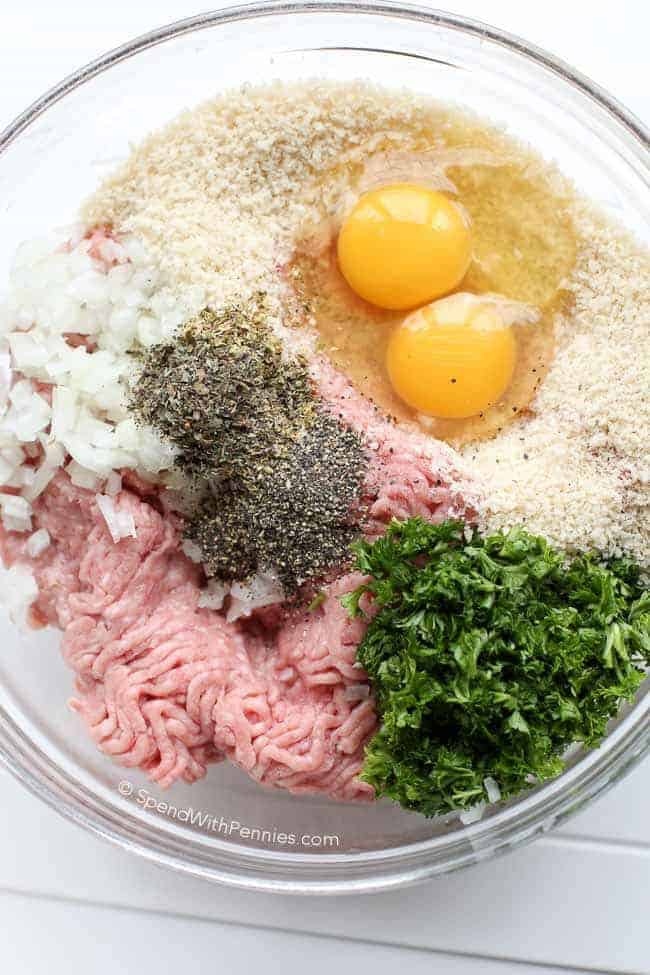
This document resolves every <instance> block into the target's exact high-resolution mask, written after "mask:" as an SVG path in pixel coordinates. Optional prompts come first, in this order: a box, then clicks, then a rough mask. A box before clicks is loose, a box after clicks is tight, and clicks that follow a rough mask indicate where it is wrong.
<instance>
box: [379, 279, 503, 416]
mask: <svg viewBox="0 0 650 975" xmlns="http://www.w3.org/2000/svg"><path fill="white" fill-rule="evenodd" d="M515 359H516V342H515V337H514V335H513V330H512V327H511V326H508V325H506V324H505V323H504V321H503V318H502V317H501V315H500V314H499V312H498V310H497V309H496V308H494V307H491V306H490V305H489V303H486V302H481V300H480V299H478V298H476V297H475V296H474V295H467V294H455V295H451V296H450V297H449V298H443V299H442V300H441V301H436V302H434V303H433V304H430V305H427V306H426V307H424V308H419V309H418V310H417V311H415V312H413V313H412V314H411V315H408V316H407V317H406V318H405V319H404V321H403V322H402V323H401V324H400V325H398V326H397V327H396V328H395V330H394V331H393V333H392V335H391V337H390V339H389V343H388V349H387V354H386V366H387V369H388V376H389V379H390V382H391V384H392V386H393V389H394V390H395V392H396V393H397V395H398V396H399V397H401V399H403V400H404V401H405V402H406V403H408V405H409V406H411V407H413V409H414V410H417V411H418V413H423V414H425V415H426V416H434V417H444V418H449V419H462V418H464V417H469V416H476V414H478V413H482V412H484V411H485V410H486V409H488V407H490V406H492V405H494V404H495V403H497V402H498V401H499V399H500V397H501V396H502V395H503V393H504V392H505V391H506V389H507V388H508V386H509V384H510V381H511V379H512V376H513V372H514V368H515Z"/></svg>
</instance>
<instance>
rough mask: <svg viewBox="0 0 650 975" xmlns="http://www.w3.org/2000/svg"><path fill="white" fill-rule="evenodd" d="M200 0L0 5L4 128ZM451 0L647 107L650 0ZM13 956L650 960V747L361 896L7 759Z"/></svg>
mask: <svg viewBox="0 0 650 975" xmlns="http://www.w3.org/2000/svg"><path fill="white" fill-rule="evenodd" d="M201 9H204V8H201V7H197V6H195V5H194V4H193V3H191V2H188V0H155V2H154V0H111V2H110V3H97V2H94V0H58V2H57V0H18V2H13V0H12V4H11V9H10V10H9V9H7V8H6V7H5V8H4V9H3V10H2V11H1V12H0V128H1V127H2V126H3V125H4V124H6V123H7V122H9V121H10V120H11V118H12V117H13V116H14V115H15V114H17V113H18V112H19V111H21V110H22V109H23V108H24V107H25V106H26V105H27V104H28V103H29V102H30V101H32V100H33V99H34V98H36V97H37V96H38V95H40V94H41V93H42V92H43V91H44V90H45V89H46V88H48V87H49V86H50V85H52V84H53V83H55V82H57V81H59V80H60V78H61V77H63V76H64V75H65V74H68V73H69V72H71V71H73V70H74V69H75V68H77V67H79V66H80V65H81V64H83V63H84V62H86V61H88V60H90V59H91V58H94V57H96V56H97V55H99V54H101V53H103V52H104V51H106V50H107V49H108V48H110V47H113V46H115V45H117V44H120V43H122V42H123V41H126V40H128V39H129V38H130V37H132V36H134V35H136V34H138V33H141V32H144V31H145V30H148V29H150V28H151V27H154V26H158V25H161V24H163V23H165V22H168V21H171V20H175V19H178V18H180V17H184V16H189V15H191V14H195V13H198V12H200V10H201ZM446 9H448V10H453V11H454V12H456V13H463V14H466V15H467V16H471V17H475V18H477V19H482V20H485V21H487V22H489V23H492V24H494V25H496V26H498V27H502V28H504V29H506V30H508V31H511V32H513V33H518V34H521V35H523V36H524V37H526V38H527V39H528V40H530V41H533V42H534V43H536V44H538V45H540V46H543V47H546V48H548V49H549V50H551V51H553V52H554V53H555V54H557V55H559V56H560V57H562V58H564V59H566V60H567V61H569V62H570V63H571V64H573V65H574V66H575V67H576V68H578V69H580V70H581V71H583V72H584V73H586V74H588V75H590V76H591V77H592V78H594V79H595V80H596V81H598V82H599V83H600V84H601V85H603V86H604V87H605V88H607V89H609V91H610V92H611V93H612V94H614V95H616V96H617V97H618V98H619V99H620V100H621V101H623V102H624V103H625V104H626V105H627V106H628V107H629V108H631V109H632V110H633V111H635V112H636V113H637V114H638V115H639V116H640V117H641V118H642V119H643V120H644V121H645V122H646V123H648V122H650V72H649V70H648V34H649V31H648V28H649V27H650V13H648V12H647V11H648V9H650V8H648V5H647V3H646V2H645V0H618V2H617V3H616V4H613V5H611V6H610V5H607V7H605V6H604V5H601V4H597V3H593V2H591V3H584V2H579V3H575V2H574V3H570V2H569V0H565V2H562V3H560V2H555V0H552V2H548V0H547V2H544V3H530V2H525V0H516V2H506V0H502V2H498V0H483V2H471V0H467V2H465V3H451V2H448V3H447V4H446ZM0 790H1V791H0V796H1V798H0V958H1V959H2V960H1V961H0V967H1V969H2V971H3V973H4V972H6V975H23V973H24V975H40V973H41V972H46V971H47V972H48V973H50V972H54V973H59V972H61V973H63V972H66V973H68V975H77V973H81V972H83V973H84V975H85V973H89V975H90V973H92V975H95V973H98V975H104V973H106V975H108V973H109V972H110V973H111V975H121V973H127V975H130V973H136V972H137V973H140V972H141V971H146V970H150V971H155V972H156V973H165V972H172V971H174V972H178V971H179V970H181V971H183V970H188V969H192V970H193V971H208V970H212V969H214V970H215V971H218V972H223V973H226V975H231V973H233V975H234V973H239V972H242V973H248V972H253V971H255V970H258V969H264V970H265V972H268V973H270V975H272V973H276V972H280V971H282V972H283V973H289V975H291V973H294V972H296V973H297V972H303V971H304V970H305V969H308V971H309V972H310V975H320V973H321V972H323V973H324V972H325V971H328V972H329V971H331V969H332V968H335V969H338V970H341V971H343V972H345V971H348V970H356V969H358V968H362V969H364V970H367V971H369V972H373V973H376V975H384V973H393V972H395V971H396V970H405V971H407V972H408V973H413V975H419V973H420V972H422V973H424V972H427V973H431V972H436V973H438V972H439V973H442V975H483V973H485V975H517V973H518V975H531V973H535V972H538V973H542V972H546V973H558V975H559V973H560V972H566V971H569V972H574V971H587V970H588V971H600V972H608V973H613V972H617V973H618V972H634V973H650V937H649V934H650V763H649V762H646V763H645V765H644V766H642V767H641V768H639V769H637V770H636V771H635V772H633V773H632V775H631V776H630V777H629V778H628V779H627V780H625V782H623V783H622V784H621V785H619V786H618V787H617V788H616V790H615V791H614V792H612V793H610V794H609V795H608V796H607V797H605V798H604V799H602V800H601V801H600V802H599V803H597V804H596V805H594V806H593V807H591V808H590V809H589V810H588V811H587V812H586V813H583V814H582V815H581V816H579V817H578V818H576V819H575V820H572V821H571V822H570V823H569V824H568V825H567V826H565V827H564V828H563V829H562V830H560V831H559V832H557V833H555V834H553V835H552V836H551V837H548V838H545V839H543V840H541V841H539V842H538V843H536V844H535V845H534V846H533V847H530V848H528V849H525V850H523V851H520V852H518V853H516V854H514V855H511V856H509V857H507V858H504V859H501V860H499V861H496V862H493V863H487V864H483V865H481V866H479V867H476V868H473V869H472V870H471V871H468V872H464V873H462V874H458V875H455V876H452V877H449V878H440V879H438V880H436V881H432V882H430V883H428V884H426V885H424V886H422V887H418V888H413V889H411V890H407V891H401V892H396V893H390V894H382V895H375V896H374V897H363V898H354V899H352V898H337V899H332V898H326V899H323V898H321V899H296V898H286V897H277V896H276V897H272V896H270V895H261V894H248V893H243V892H239V891H228V890H225V889H222V888H216V887H211V886H209V885H206V884H204V883H200V882H197V881H193V880H189V879H187V878H182V877H176V876H174V875H171V874H167V873H164V872H162V871H160V870H159V869H157V868H155V867H152V866H151V865H149V864H148V863H145V862H144V861H140V860H137V859H135V858H134V857H131V856H129V855H127V854H126V853H123V852H122V851H121V850H117V849H113V848H112V847H110V846H108V845H107V844H104V843H102V842H100V841H99V840H97V839H95V838H94V837H92V836H90V835H88V834H85V833H83V832H81V831H80V830H79V829H77V828H76V827H73V826H72V825H70V824H69V823H67V822H64V821H63V820H62V819H60V818H59V817H58V816H57V815H56V814H55V813H53V812H51V811H50V810H49V809H47V808H46V807H45V806H43V805H41V804H40V803H39V802H37V800H36V799H34V798H33V797H31V796H30V795H28V794H27V793H25V792H24V791H23V790H22V789H21V788H20V787H19V786H18V785H17V783H15V782H14V781H13V779H12V778H10V776H9V775H8V773H6V772H5V771H3V770H0Z"/></svg>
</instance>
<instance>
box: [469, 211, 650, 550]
mask: <svg viewBox="0 0 650 975" xmlns="http://www.w3.org/2000/svg"><path fill="white" fill-rule="evenodd" d="M575 211H576V212H575V222H576V228H577V231H578V237H579V240H580V248H579V253H578V258H577V262H576V267H575V269H574V272H573V274H572V276H571V280H570V281H569V282H567V288H568V289H569V291H570V292H571V293H572V295H573V299H574V301H573V308H572V309H571V311H570V312H569V313H568V314H566V315H565V316H563V317H559V319H558V321H557V326H556V328H557V331H556V339H557V348H556V353H555V358H554V360H553V364H552V366H551V368H550V371H549V373H548V375H547V377H546V380H545V382H544V383H543V385H542V387H541V389H540V391H539V393H538V395H537V398H536V400H535V402H534V403H533V415H532V416H530V417H524V418H522V419H521V420H519V421H517V422H514V423H512V424H511V425H510V426H508V427H507V428H506V429H505V430H503V431H502V432H501V433H500V434H499V436H497V437H496V438H495V439H494V440H491V441H487V442H485V443H480V444H474V445H469V446H468V447H466V448H465V450H464V454H465V456H466V458H467V459H468V461H470V463H471V464H472V466H473V469H474V470H475V472H476V473H477V474H478V475H480V477H481V478H482V480H483V483H484V510H483V522H484V527H486V528H489V529H496V528H504V527H508V526H512V525H515V524H523V525H525V526H526V527H527V528H528V529H529V530H530V531H534V532H538V533H539V534H542V535H545V536H546V537H547V538H548V539H550V540H551V541H553V542H554V543H556V544H557V545H559V546H561V547H563V548H566V549H568V550H575V549H586V548H595V549H597V550H599V551H600V552H602V553H603V554H604V555H605V556H607V557H612V556H614V557H615V556H620V555H622V554H623V553H628V554H631V555H633V556H634V557H635V558H636V559H637V560H638V561H639V562H640V563H641V564H643V565H645V566H648V565H650V551H649V549H650V545H649V542H650V490H649V488H650V455H649V452H648V438H649V435H650V255H649V254H648V251H647V250H646V249H644V248H642V247H641V246H640V245H639V244H638V243H636V242H635V241H634V240H633V238H632V237H631V236H629V235H628V234H627V233H625V232H623V231H622V230H621V228H620V227H618V226H617V225H616V224H614V223H613V222H612V221H610V220H608V219H606V218H605V217H604V215H603V214H602V213H600V212H598V211H597V210H596V209H594V208H593V207H591V206H590V205H589V204H587V203H584V202H583V203H576V205H575Z"/></svg>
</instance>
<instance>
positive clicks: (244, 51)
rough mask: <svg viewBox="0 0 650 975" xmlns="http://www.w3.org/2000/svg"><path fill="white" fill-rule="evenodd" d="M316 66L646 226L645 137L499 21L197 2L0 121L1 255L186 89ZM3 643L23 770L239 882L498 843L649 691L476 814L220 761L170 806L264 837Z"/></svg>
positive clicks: (80, 191)
mask: <svg viewBox="0 0 650 975" xmlns="http://www.w3.org/2000/svg"><path fill="white" fill-rule="evenodd" d="M253 50H254V55H255V56H254V57H251V56H250V54H251V51H253ZM313 76H322V77H328V78H333V79H338V80H352V79H355V78H358V77H365V78H369V79H371V80H374V81H376V82H378V83H381V84H384V85H386V86H389V87H394V88H398V87H408V88H409V89H412V90H414V91H418V92H422V93H425V94H435V96H436V97H437V98H439V99H442V100H448V101H452V102H458V103H461V104H463V105H464V106H466V107H469V108H471V109H474V110H475V111H476V112H477V113H479V114H481V115H483V116H486V117H489V118H491V119H493V120H494V121H496V122H498V123H500V124H502V125H504V126H505V127H506V129H507V130H508V131H509V132H510V133H511V134H513V135H515V136H517V137H519V138H522V139H524V140H526V141H528V142H530V143H531V144H532V145H534V146H536V147H537V148H538V149H541V150H542V152H543V154H544V155H545V156H547V158H549V159H554V160H556V161H557V163H558V165H559V166H560V168H561V169H562V170H563V171H564V172H565V173H566V174H567V175H569V176H570V177H572V178H573V179H574V180H575V181H576V183H577V184H578V185H579V187H580V189H581V190H582V191H584V192H585V193H586V194H588V195H590V196H592V197H593V198H594V199H596V200H598V201H599V202H600V203H601V204H602V205H603V206H604V207H605V208H606V209H608V210H609V212H610V213H611V214H612V215H614V216H617V217H618V218H620V219H621V220H622V221H623V222H624V223H626V224H627V225H628V226H629V227H630V228H631V229H632V230H634V231H635V232H636V233H637V234H638V235H639V236H640V237H641V238H642V239H644V240H647V241H650V197H649V196H648V193H647V190H648V186H649V184H650V165H649V163H648V148H647V147H648V142H647V135H646V134H645V133H644V131H643V129H642V127H640V126H639V123H637V121H636V120H634V119H633V118H632V117H628V116H627V115H626V113H625V112H624V110H623V109H621V108H620V106H618V105H617V104H616V103H614V102H613V101H611V100H609V99H608V98H607V97H606V96H603V95H602V93H600V92H599V91H598V89H596V88H595V86H592V85H591V83H589V82H587V81H585V80H584V79H578V78H577V77H576V76H574V75H572V74H571V72H570V71H569V69H567V68H566V66H564V65H562V64H560V63H559V62H556V61H554V60H553V59H552V58H550V57H548V56H546V55H545V54H543V52H535V51H533V50H532V49H529V48H527V46H526V45H525V44H524V43H523V42H520V41H518V40H517V39H512V38H508V37H506V36H505V35H501V34H499V33H498V32H496V31H493V30H491V29H490V28H486V27H484V26H482V25H479V24H475V23H471V22H465V21H463V20H462V19H461V18H455V17H449V16H447V15H443V14H436V13H431V12H428V11H422V10H419V9H418V8H411V7H400V6H397V5H383V6H381V7H376V6H374V5H371V4H361V5H359V4H348V3H343V4H341V3H306V4H282V3H280V4H277V3H276V4H264V5H261V6H254V7H244V8H235V9H233V10H230V11H220V12H218V13H215V14H206V15H201V16H199V17H196V18H192V19H191V20H188V21H184V22H181V23H179V24H177V25H171V26H170V27H168V28H163V29H161V30H159V31H154V32H153V33H152V34H150V35H147V36H146V37H144V38H141V39H136V41H134V42H131V43H130V44H128V45H125V46H124V47H123V48H121V49H119V50H118V51H116V52H111V53H110V54H109V55H107V56H106V57H105V58H103V59H100V60H99V61H97V62H95V63H94V64H93V65H90V66H88V67H87V68H85V69H82V70H81V71H80V72H78V73H77V74H76V75H74V76H72V77H71V78H70V79H67V80H66V81H65V82H64V83H63V84H62V85H61V86H58V88H56V89H54V90H53V92H51V93H49V94H48V95H46V96H44V98H43V99H40V100H39V102H37V103H35V105H34V106H32V108H31V109H30V110H28V111H27V112H26V113H24V114H23V116H21V117H20V119H18V120H17V121H16V123H15V124H14V125H13V126H10V127H9V129H7V130H6V132H5V133H4V134H3V135H2V136H0V198H1V199H2V200H3V205H4V213H3V218H4V219H3V230H4V233H3V235H2V238H1V239H0V266H1V265H4V266H5V267H6V266H7V265H8V264H9V262H10V260H11V255H12V253H13V251H14V250H15V247H16V245H17V244H18V243H19V242H20V241H21V240H23V239H28V238H30V237H34V236H38V235H40V234H42V233H43V231H44V229H48V228H50V227H53V226H57V225H66V224H68V223H69V222H70V215H71V214H73V213H74V212H75V210H76V208H77V206H78V204H79V202H80V200H81V198H82V197H83V196H84V194H85V193H87V192H89V191H90V190H91V189H92V188H93V187H94V186H95V185H96V183H97V181H98V179H100V178H101V177H102V176H103V175H105V174H106V173H108V172H109V171H110V170H111V169H113V168H114V166H115V165H116V163H117V162H119V160H120V159H122V158H124V157H125V156H126V154H127V152H128V149H129V144H130V143H132V142H134V141H137V140H139V139H140V138H142V136H143V135H144V134H145V132H146V131H148V130H150V129H154V128H157V127H158V126H160V125H161V124H163V123H164V122H165V121H166V120H167V119H169V118H170V117H172V116H174V115H175V114H177V112H179V111H180V110H182V109H183V108H184V107H185V106H186V105H188V104H194V103H196V102H199V101H201V100H202V99H204V98H205V97H208V96H209V95H211V94H213V93H216V92H219V91H222V90H225V89H227V88H230V87H232V86H235V85H238V84H240V83H243V82H269V81H272V80H274V79H276V78H279V79H282V80H285V81H291V80H299V79H304V78H305V77H313ZM53 187H55V188H56V191H55V192H53ZM3 635H4V634H3ZM4 642H5V644H6V645H5V647H4V648H3V653H2V654H1V655H0V757H1V758H2V759H3V760H4V761H5V762H6V763H7V764H8V765H9V766H10V767H11V768H12V770H13V771H14V772H15V773H16V774H17V775H18V776H19V777H20V778H21V779H22V780H23V781H24V782H25V784H26V785H27V786H28V787H29V788H30V789H32V791H34V792H36V793H37V794H39V795H40V796H41V797H42V798H44V799H45V800H46V801H47V802H49V803H50V804H51V805H53V806H54V807H55V808H57V809H58V810H59V811H61V812H63V813H64V814H65V815H67V816H68V817H70V818H72V819H74V820H75V821H77V822H79V823H81V824H82V825H84V826H86V827H88V828H90V829H92V830H94V831H95V832H97V833H100V834H101V835H103V836H106V837H107V838H109V839H111V840H113V841H115V842H118V843H120V844H121V845H123V846H126V847H128V848H130V849H133V850H136V851H137V852H140V853H142V854H144V855H146V856H148V857H150V858H152V859H154V860H156V861H157V862H160V863H164V864H167V865H169V866H174V867H176V868H178V869H182V870H185V871H188V872H190V873H194V874H197V875H200V876H204V877H208V878H210V879H214V880H221V881H225V882H228V883H233V884H238V885H241V886H246V887H257V888H266V889H273V890H278V889H282V890H291V891H300V890H305V891H312V892H326V891H344V890H348V891H352V890H372V889H379V888H385V887H388V886H395V885H399V884H404V883H409V882H414V881H416V880H419V879H422V878H424V877H426V876H429V875H431V874H434V873H440V872H443V871H448V870H452V869H457V868H458V867H461V866H464V865H466V864H468V863H471V862H474V861H476V860H478V859H484V858H487V857H489V856H491V855H493V854H494V853H496V852H501V851H503V850H506V849H509V848H511V847H512V846H513V845H516V844H517V843H520V842H523V841H524V840H526V839H529V838H531V837H532V836H534V835H537V834H538V833H540V832H542V831H544V830H546V829H548V828H549V827H550V825H552V824H553V823H555V822H557V821H558V820H559V819H562V818H564V817H565V816H567V815H570V814H571V813H572V812H574V811H575V810H576V809H577V808H580V807H581V805H583V804H584V802H586V801H588V800H589V799H590V798H592V797H593V796H594V795H597V794H598V793H600V792H601V791H602V790H603V789H604V788H606V787H607V786H608V785H609V784H611V782H612V781H614V780H615V779H616V777H617V776H619V775H620V774H622V773H623V771H624V770H625V769H626V767H627V766H628V765H629V764H630V763H631V762H633V761H635V760H637V759H638V757H639V756H640V755H641V753H642V752H643V750H644V749H645V748H647V747H648V743H649V742H648V739H649V737H650V719H649V710H650V706H649V702H648V697H647V696H646V697H645V698H643V699H642V700H640V702H639V704H638V706H637V707H636V708H635V709H634V710H632V711H631V712H630V713H629V714H628V715H626V716H625V717H623V718H622V719H621V720H620V721H619V722H618V725H617V727H616V728H615V730H614V731H613V732H612V734H611V736H610V737H609V738H608V740H607V742H606V744H605V745H604V746H603V747H602V748H601V749H599V750H598V751H597V752H592V753H590V754H589V755H587V756H585V757H584V758H581V759H580V760H577V761H576V763H575V765H574V766H573V767H572V768H571V769H570V770H569V771H568V772H567V773H566V774H565V775H564V776H563V777H562V778H561V779H560V780H557V781H556V782H553V783H550V784H549V785H547V786H546V787H544V788H543V789H538V790H535V791H533V792H531V793H530V794H528V795H527V796H526V797H524V798H523V799H522V800H520V801H517V802H514V803H510V804H508V805H507V806H506V807H505V808H502V809H499V810H497V811H496V812H492V813H490V814H489V815H488V816H486V818H485V819H484V821H481V822H479V823H477V824H475V825H474V826H472V827H469V828H466V829H461V828H459V826H458V823H457V821H446V822H443V821H435V822H429V821H426V820H423V819H422V818H421V817H416V816H411V815H408V814H406V813H403V812H402V811H401V810H399V809H397V808H396V807H393V806H390V805H386V804H382V803H380V804H376V805H375V806H372V807H367V806H361V807H358V806H354V807H352V806H346V805H341V804H338V805H337V804H333V803H330V802H326V801H321V800H313V799H312V800H309V799H303V798H292V797H289V796H286V795H284V794H283V793H281V792H274V793H270V792H268V791H265V790H262V789H259V788H258V787H257V786H255V785H254V784H253V783H250V782H249V781H248V780H247V779H246V778H245V777H244V776H243V775H242V774H241V773H239V772H237V771H236V770H234V769H228V768H226V767H225V766H219V767H217V768H215V769H213V770H211V771H210V773H209V774H208V777H207V778H206V779H205V780H203V782H201V783H198V784H197V785H195V786H192V787H182V786H181V787H179V788H178V789H176V788H175V789H174V790H172V793H173V802H175V803H176V805H177V807H178V808H183V809H186V808H190V807H191V808H193V809H194V810H197V809H198V810H199V811H200V812H202V811H204V812H206V813H207V814H208V816H210V817H213V819H214V821H220V819H223V820H224V821H225V822H227V823H233V822H239V823H240V824H242V823H243V824H250V825H252V826H254V827H255V828H258V827H259V828H268V830H270V831H273V830H275V833H274V834H273V835H274V836H275V837H276V838H275V839H274V840H273V841H272V842H267V841H266V840H264V839H262V840H261V841H259V842H258V841H257V840H256V839H255V838H254V837H251V836H250V835H249V836H242V835H238V834H237V831H235V832H234V833H233V832H232V831H231V832H230V833H228V832H223V831H221V830H220V829H216V830H215V829H213V828H211V827H210V828H204V827H201V826H200V825H199V826H196V824H194V823H191V822H188V821H183V820H181V819H180V818H178V817H174V816H171V815H170V814H169V812H168V811H166V812H162V813H161V812H160V810H159V808H158V807H157V806H156V808H152V807H150V806H148V805H147V801H148V800H147V801H145V800H143V801H142V802H140V801H139V797H140V795H141V793H144V794H146V797H148V798H150V799H151V801H152V802H154V803H155V804H157V803H160V802H164V803H167V804H168V805H169V804H170V802H171V800H172V793H170V795H169V796H163V795H162V793H160V792H159V791H158V790H156V789H155V788H154V787H152V786H151V785H150V784H149V783H147V782H146V780H145V779H144V777H143V776H141V775H140V774H139V773H137V774H136V773H133V774H131V773H128V774H125V772H124V770H121V769H120V768H119V767H117V766H115V765H113V764H112V763H111V762H110V761H108V760H107V759H106V758H105V757H104V756H102V755H100V754H99V753H98V752H97V751H96V750H95V749H94V747H93V746H92V744H91V743H90V742H88V741H87V740H86V739H85V737H84V735H83V732H82V731H81V729H80V727H79V725H78V719H77V718H76V716H74V715H71V714H68V713H67V712H65V713H64V712H63V700H64V699H65V697H66V696H67V693H68V689H69V688H70V687H71V683H72V680H71V675H70V674H69V672H67V671H66V669H65V667H64V665H63V662H62V661H61V660H60V658H59V657H58V654H57V652H56V648H55V642H56V641H55V639H54V636H53V635H52V634H49V635H38V636H34V637H33V638H30V639H29V640H27V641H22V642H20V641H19V639H18V637H17V636H16V634H15V633H14V631H13V630H11V631H10V630H7V639H6V641H4ZM123 781H126V782H127V786H128V788H129V789H131V792H129V793H128V794H127V793H126V792H122V791H121V789H120V786H121V784H122V783H123ZM211 821H212V820H211ZM332 823H335V824H336V833H335V834H333V833H332ZM291 831H295V833H296V835H302V834H303V832H304V834H305V835H312V836H316V835H318V836H320V837H321V842H322V837H323V836H324V835H328V836H334V835H335V836H336V837H338V843H336V844H335V843H334V842H332V843H329V844H328V845H327V846H321V847H315V846H311V847H300V846H299V847H298V849H296V848H295V847H291V846H290V845H288V844H287V843H278V841H277V833H278V832H280V833H282V834H284V833H287V832H291Z"/></svg>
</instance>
